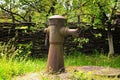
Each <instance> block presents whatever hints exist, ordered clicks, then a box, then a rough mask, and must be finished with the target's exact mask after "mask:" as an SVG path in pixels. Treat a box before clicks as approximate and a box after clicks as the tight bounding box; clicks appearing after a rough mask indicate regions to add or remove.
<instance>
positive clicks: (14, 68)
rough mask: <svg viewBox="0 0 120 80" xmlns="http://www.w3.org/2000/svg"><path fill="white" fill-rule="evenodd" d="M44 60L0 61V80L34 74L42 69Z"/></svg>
mask: <svg viewBox="0 0 120 80" xmlns="http://www.w3.org/2000/svg"><path fill="white" fill-rule="evenodd" d="M45 63H46V61H45V60H44V59H39V60H38V59H35V60H31V59H29V60H25V61H24V60H23V61H19V60H13V61H8V60H4V59H0V64H1V65H0V80H6V79H8V80H9V79H11V78H12V77H13V76H18V75H23V74H25V73H28V72H36V71H40V70H42V69H44V67H45Z"/></svg>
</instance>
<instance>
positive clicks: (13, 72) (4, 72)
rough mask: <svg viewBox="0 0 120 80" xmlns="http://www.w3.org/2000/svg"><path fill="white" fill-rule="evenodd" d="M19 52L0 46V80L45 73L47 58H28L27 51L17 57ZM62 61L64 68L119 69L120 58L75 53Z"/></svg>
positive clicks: (66, 56)
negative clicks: (99, 67)
mask: <svg viewBox="0 0 120 80" xmlns="http://www.w3.org/2000/svg"><path fill="white" fill-rule="evenodd" d="M28 48H29V46H28ZM20 52H22V53H24V51H23V50H22V49H21V48H18V49H17V50H16V49H15V47H14V46H11V45H10V44H9V43H8V44H2V45H0V80H11V78H13V77H14V76H18V75H23V74H26V73H31V72H39V71H41V70H43V71H45V68H46V62H47V57H46V58H29V57H28V54H30V51H29V49H28V53H27V51H25V52H26V53H24V54H26V56H25V55H24V56H21V55H19V54H20ZM64 59H65V60H64V61H65V66H66V67H68V66H86V65H89V66H91V65H93V66H107V67H114V68H120V56H117V57H111V58H108V57H107V56H105V55H103V54H101V53H98V52H96V53H93V54H92V55H85V54H83V53H80V52H75V53H73V54H71V55H64Z"/></svg>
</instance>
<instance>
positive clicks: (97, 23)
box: [61, 0, 120, 56]
mask: <svg viewBox="0 0 120 80" xmlns="http://www.w3.org/2000/svg"><path fill="white" fill-rule="evenodd" d="M61 1H62V2H63V4H65V3H64V2H65V1H67V2H66V4H69V5H70V4H71V3H72V6H71V8H70V9H69V11H68V13H71V14H70V15H69V16H73V17H72V18H73V19H72V20H73V21H76V20H77V19H75V16H78V17H79V16H80V17H81V20H82V21H83V22H86V23H88V24H90V26H91V27H96V28H102V29H104V30H107V33H108V44H109V54H108V55H109V56H111V55H113V54H114V45H113V37H112V33H111V30H112V28H114V23H113V20H114V17H115V14H116V13H117V10H119V9H120V6H119V3H120V1H119V0H69V1H68V0H61ZM70 10H71V12H70Z"/></svg>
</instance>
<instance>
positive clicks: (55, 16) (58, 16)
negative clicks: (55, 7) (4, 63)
mask: <svg viewBox="0 0 120 80" xmlns="http://www.w3.org/2000/svg"><path fill="white" fill-rule="evenodd" d="M49 19H65V18H64V17H63V16H60V15H54V16H51V17H50V18H49Z"/></svg>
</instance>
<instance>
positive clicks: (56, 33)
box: [45, 15, 77, 73]
mask: <svg viewBox="0 0 120 80" xmlns="http://www.w3.org/2000/svg"><path fill="white" fill-rule="evenodd" d="M66 23H67V20H66V19H65V18H64V17H63V16H59V15H54V16H51V17H50V18H49V27H48V28H47V29H45V32H46V33H49V43H50V46H49V52H48V60H47V72H50V73H54V72H64V71H65V68H64V58H63V54H64V46H63V45H64V36H66V35H73V36H74V35H77V29H69V28H66V27H65V26H66Z"/></svg>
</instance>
